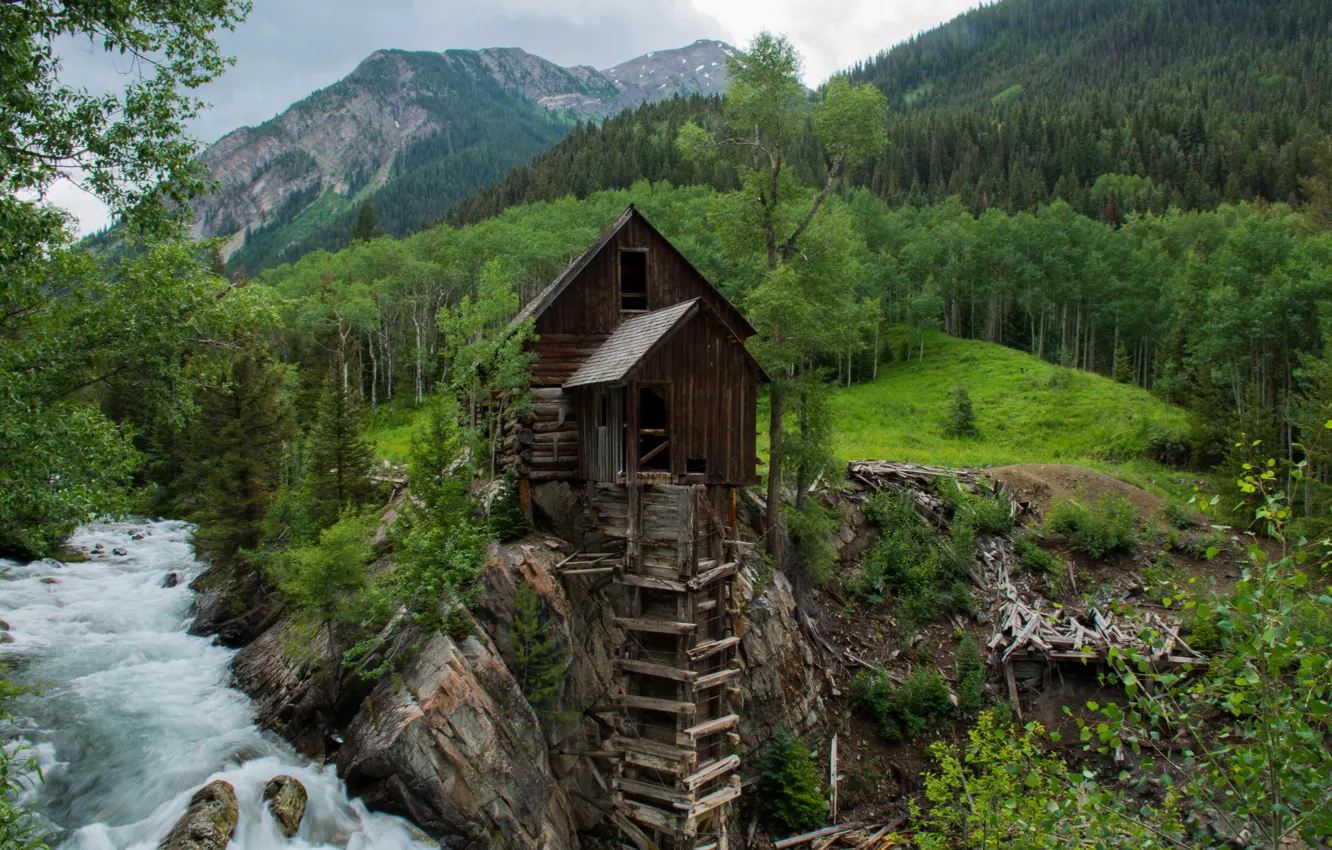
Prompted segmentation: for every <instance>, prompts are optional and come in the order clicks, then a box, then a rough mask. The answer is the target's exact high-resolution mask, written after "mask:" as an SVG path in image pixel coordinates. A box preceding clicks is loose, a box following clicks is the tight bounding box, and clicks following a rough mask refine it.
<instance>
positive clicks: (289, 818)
mask: <svg viewBox="0 0 1332 850" xmlns="http://www.w3.org/2000/svg"><path fill="white" fill-rule="evenodd" d="M308 799H309V795H308V794H307V793H306V791H305V786H304V785H302V784H301V781H300V780H299V779H297V778H296V777H294V776H287V775H286V774H283V775H281V776H274V777H273V778H272V779H270V780H268V784H267V785H265V786H264V803H265V804H266V805H267V806H268V810H269V811H270V812H272V813H273V818H274V820H276V821H277V822H278V828H279V829H281V830H282V834H283V835H285V836H287V837H288V838H294V837H295V835H296V833H298V832H300V831H301V820H302V819H303V818H304V817H305V804H306V801H307V800H308Z"/></svg>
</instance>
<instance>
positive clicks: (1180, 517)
mask: <svg viewBox="0 0 1332 850" xmlns="http://www.w3.org/2000/svg"><path fill="white" fill-rule="evenodd" d="M1165 519H1166V522H1167V523H1169V524H1170V525H1172V526H1174V527H1175V528H1178V529H1180V530H1181V531H1182V530H1184V529H1187V528H1188V527H1189V512H1188V511H1187V510H1185V509H1184V508H1182V507H1180V506H1179V505H1177V504H1175V503H1174V502H1170V503H1168V504H1167V505H1166V506H1165Z"/></svg>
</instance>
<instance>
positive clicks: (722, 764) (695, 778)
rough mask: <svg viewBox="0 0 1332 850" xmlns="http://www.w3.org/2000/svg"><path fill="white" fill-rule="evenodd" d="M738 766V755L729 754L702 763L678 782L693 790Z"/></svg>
mask: <svg viewBox="0 0 1332 850" xmlns="http://www.w3.org/2000/svg"><path fill="white" fill-rule="evenodd" d="M739 766H740V757H739V756H737V755H729V756H727V757H726V758H723V759H718V760H717V761H714V762H712V763H711V764H706V765H704V766H703V767H701V768H699V769H698V770H697V771H695V772H694V773H692V774H690V775H689V776H686V777H685V778H684V779H683V780H681V782H680V784H681V785H683V786H684V787H686V788H688V789H689V790H690V791H693V790H694V789H696V788H698V787H699V786H700V785H705V784H707V783H708V782H711V781H712V780H714V779H716V778H718V777H719V776H724V775H725V774H727V773H730V772H731V771H733V770H735V769H736V768H737V767H739Z"/></svg>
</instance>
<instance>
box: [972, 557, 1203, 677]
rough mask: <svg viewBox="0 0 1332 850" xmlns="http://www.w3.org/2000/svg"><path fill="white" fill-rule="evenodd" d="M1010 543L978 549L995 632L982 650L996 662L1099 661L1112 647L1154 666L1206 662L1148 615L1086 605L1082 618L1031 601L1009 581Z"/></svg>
mask: <svg viewBox="0 0 1332 850" xmlns="http://www.w3.org/2000/svg"><path fill="white" fill-rule="evenodd" d="M1010 547H1011V544H1008V541H1007V540H1005V539H1003V538H996V539H994V540H993V541H991V542H990V545H989V546H987V547H983V548H981V549H980V555H981V560H982V561H983V562H984V563H985V565H986V567H987V570H986V575H987V576H992V578H990V580H989V584H990V587H991V590H992V591H993V593H994V596H995V600H996V607H997V612H996V613H997V617H996V619H995V630H994V634H993V635H992V636H991V637H990V640H989V642H988V643H987V644H986V646H987V647H988V648H989V650H990V651H991V652H992V653H994V656H996V657H997V660H998V661H999V663H1001V664H1005V665H1006V664H1008V663H1009V662H1010V661H1033V660H1038V659H1049V660H1052V661H1083V662H1104V661H1107V660H1108V659H1109V657H1110V650H1111V648H1117V649H1119V650H1121V651H1122V650H1127V649H1132V650H1134V651H1136V652H1137V653H1139V654H1141V655H1143V656H1144V657H1146V658H1148V659H1149V660H1150V661H1151V663H1152V665H1153V666H1156V667H1168V666H1180V665H1185V664H1188V665H1192V666H1195V667H1201V666H1204V665H1206V664H1207V659H1206V657H1204V656H1203V655H1202V654H1200V653H1198V652H1197V651H1196V650H1194V649H1193V647H1191V646H1189V645H1188V643H1187V642H1186V641H1185V640H1184V639H1183V638H1182V637H1180V636H1179V632H1178V631H1177V629H1176V628H1175V627H1174V626H1172V625H1170V624H1169V623H1167V622H1166V621H1165V620H1163V619H1162V618H1161V617H1159V616H1157V615H1156V614H1155V613H1154V612H1152V611H1142V610H1136V611H1133V612H1127V611H1121V612H1119V613H1118V614H1116V613H1115V612H1113V611H1111V610H1110V608H1109V606H1105V607H1104V610H1103V609H1102V608H1100V607H1094V606H1093V607H1090V608H1088V609H1087V611H1086V613H1085V614H1084V615H1083V618H1082V619H1079V618H1078V617H1077V616H1075V615H1073V614H1071V613H1070V612H1069V611H1068V609H1067V608H1053V607H1052V608H1051V609H1050V610H1045V608H1044V600H1043V599H1041V598H1040V597H1039V596H1034V598H1032V599H1031V600H1030V601H1025V600H1024V599H1023V594H1022V593H1021V592H1020V590H1019V588H1018V586H1017V585H1016V584H1015V583H1014V582H1013V573H1012V569H1011V564H1012V558H1011V551H1010Z"/></svg>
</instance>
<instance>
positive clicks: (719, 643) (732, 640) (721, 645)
mask: <svg viewBox="0 0 1332 850" xmlns="http://www.w3.org/2000/svg"><path fill="white" fill-rule="evenodd" d="M738 643H740V638H738V637H734V636H732V637H727V638H722V639H720V640H714V641H709V642H708V643H703V644H699V645H698V646H696V647H694V648H693V649H691V650H688V654H689V660H690V661H702V660H703V659H704V658H711V657H712V656H714V655H716V654H717V653H719V652H725V651H726V650H728V649H730V648H731V647H733V646H735V645H737V644H738Z"/></svg>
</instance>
